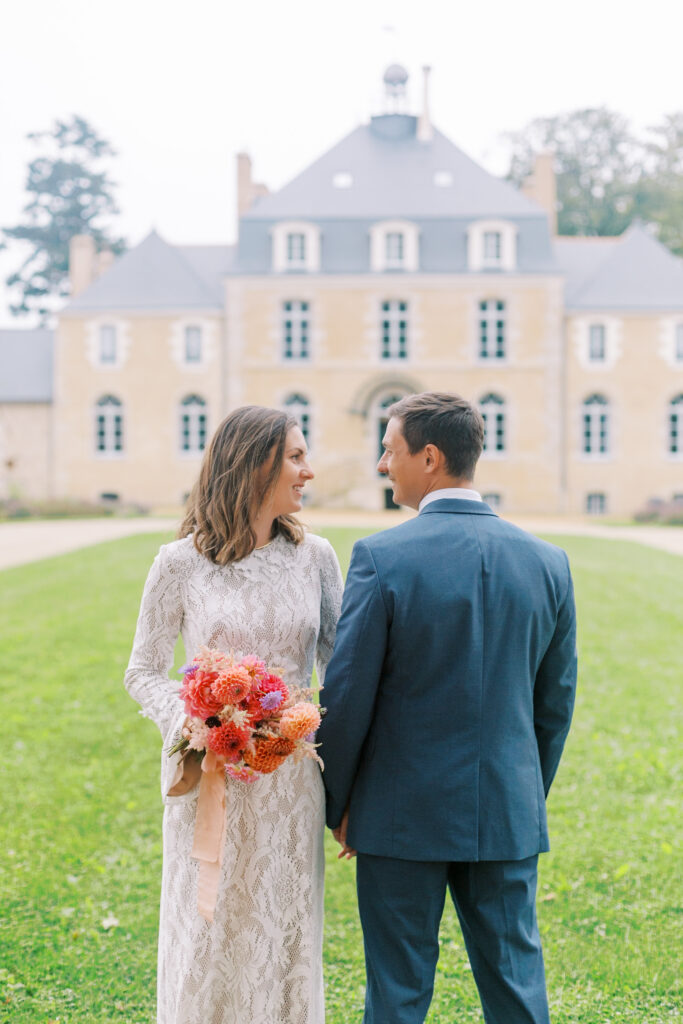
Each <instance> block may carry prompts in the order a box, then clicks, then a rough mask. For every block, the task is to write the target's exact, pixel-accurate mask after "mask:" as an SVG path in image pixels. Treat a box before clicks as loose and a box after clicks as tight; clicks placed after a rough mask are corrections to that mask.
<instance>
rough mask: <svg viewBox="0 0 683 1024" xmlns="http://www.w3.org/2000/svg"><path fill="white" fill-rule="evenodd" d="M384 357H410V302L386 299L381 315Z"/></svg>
mask: <svg viewBox="0 0 683 1024" xmlns="http://www.w3.org/2000/svg"><path fill="white" fill-rule="evenodd" d="M381 336H382V347H381V352H380V355H381V357H382V359H407V358H408V303H407V302H406V301H405V300H404V299H385V300H384V302H383V303H382V316H381Z"/></svg>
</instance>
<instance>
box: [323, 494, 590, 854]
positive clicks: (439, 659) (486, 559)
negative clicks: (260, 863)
mask: <svg viewBox="0 0 683 1024" xmlns="http://www.w3.org/2000/svg"><path fill="white" fill-rule="evenodd" d="M575 688H576V627H575V610H574V597H573V589H572V581H571V575H570V571H569V563H568V560H567V556H566V555H565V553H564V552H563V551H562V550H560V549H559V548H556V547H554V546H553V545H551V544H547V543H545V542H544V541H541V540H539V539H538V538H536V537H533V536H531V535H530V534H528V533H525V532H524V531H523V530H520V529H518V528H517V527H515V526H512V525H511V524H510V523H507V522H505V521H503V520H502V519H500V518H499V517H498V516H497V515H496V514H495V513H494V512H493V511H492V510H491V509H490V508H489V506H488V505H486V504H484V503H483V502H482V503H479V502H473V501H467V500H462V499H438V500H435V501H433V502H432V503H430V504H428V505H427V506H426V507H425V508H424V509H423V510H422V512H421V513H420V514H419V515H418V516H417V517H416V518H415V519H412V520H410V521H409V522H406V523H402V524H401V525H400V526H397V527H395V528H393V529H391V530H386V531H384V532H383V533H378V534H375V535H374V536H371V537H367V538H365V539H364V540H361V541H358V542H357V544H356V545H355V546H354V549H353V554H352V557H351V565H350V568H349V573H348V577H347V582H346V589H345V592H344V601H343V605H342V613H341V618H340V620H339V625H338V629H337V638H336V643H335V648H334V654H333V656H332V660H331V662H330V664H329V665H328V668H327V673H326V677H325V688H324V691H323V694H322V703H323V704H324V705H325V706H326V707H327V714H326V716H325V717H324V718H323V722H322V725H321V728H320V731H319V733H318V739H319V741H320V742H321V743H322V749H321V754H322V757H323V760H324V762H325V770H324V772H323V781H324V783H325V788H326V792H327V823H328V825H329V826H330V827H331V828H334V827H336V826H337V825H338V824H339V823H340V821H341V818H342V815H343V812H344V810H345V808H346V806H347V805H349V807H350V814H349V828H348V833H347V840H348V843H349V845H350V846H352V847H354V848H355V849H357V850H358V851H360V852H362V853H369V854H375V855H377V856H384V857H397V858H404V859H408V860H448V861H451V860H461V861H476V860H517V859H522V858H524V857H530V856H532V855H533V854H535V853H539V852H541V851H543V850H547V849H548V848H549V843H548V828H547V820H546V810H545V796H546V795H547V793H548V790H549V788H550V784H551V782H552V780H553V777H554V775H555V772H556V770H557V767H558V764H559V761H560V755H561V753H562V748H563V746H564V742H565V739H566V736H567V732H568V731H569V724H570V721H571V716H572V710H573V705H574V694H575Z"/></svg>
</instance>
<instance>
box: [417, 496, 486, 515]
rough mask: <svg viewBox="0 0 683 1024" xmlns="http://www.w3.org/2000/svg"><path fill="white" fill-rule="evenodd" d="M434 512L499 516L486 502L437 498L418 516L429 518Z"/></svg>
mask: <svg viewBox="0 0 683 1024" xmlns="http://www.w3.org/2000/svg"><path fill="white" fill-rule="evenodd" d="M432 512H457V513H458V514H461V515H462V514H465V515H472V516H496V518H497V516H498V513H497V512H494V511H493V509H492V508H491V506H490V505H487V504H486V502H485V501H469V500H468V499H467V498H437V499H436V501H430V502H429V504H428V505H425V507H424V508H423V509H422V511H421V512H420V513H418V514H419V515H421V516H428V515H430V514H431V513H432Z"/></svg>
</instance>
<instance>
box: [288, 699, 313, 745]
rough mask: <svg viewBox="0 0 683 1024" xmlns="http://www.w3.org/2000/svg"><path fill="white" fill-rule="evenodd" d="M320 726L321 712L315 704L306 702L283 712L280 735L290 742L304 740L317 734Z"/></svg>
mask: <svg viewBox="0 0 683 1024" xmlns="http://www.w3.org/2000/svg"><path fill="white" fill-rule="evenodd" d="M319 725H320V712H319V711H318V709H317V707H316V706H315V704H309V703H308V702H304V703H302V704H295V705H294V706H293V707H291V708H287V710H286V711H283V713H282V718H281V719H280V735H281V736H286V737H287V739H290V740H302V739H303V738H304V737H305V736H308V734H309V733H311V732H315V731H316V729H317V728H318V726H319Z"/></svg>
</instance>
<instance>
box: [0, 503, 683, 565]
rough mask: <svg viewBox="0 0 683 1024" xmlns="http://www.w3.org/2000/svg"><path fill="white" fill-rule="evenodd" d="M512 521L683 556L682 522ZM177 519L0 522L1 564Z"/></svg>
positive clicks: (344, 517)
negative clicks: (618, 523) (664, 523)
mask: <svg viewBox="0 0 683 1024" xmlns="http://www.w3.org/2000/svg"><path fill="white" fill-rule="evenodd" d="M411 515H412V513H411V512H402V511H401V512H363V511H358V512H348V511H335V510H322V509H307V510H306V512H305V514H304V516H303V517H302V518H304V520H305V521H306V522H307V523H308V524H309V525H310V526H312V527H313V528H316V527H322V526H357V527H364V526H372V527H376V528H377V529H386V527H388V526H394V525H396V523H398V522H401V520H403V519H409V518H410V517H411ZM513 521H514V522H516V523H517V524H518V526H521V527H522V528H523V529H525V530H529V531H530V532H531V533H543V534H546V535H548V536H550V535H552V534H564V535H570V536H581V537H602V538H604V539H605V540H627V541H634V542H635V543H636V544H644V545H646V546H647V547H652V548H659V549H661V550H662V551H668V552H670V553H671V554H674V555H681V556H683V527H675V526H607V525H605V524H601V523H592V522H587V521H584V520H570V519H554V518H550V517H549V518H541V517H537V518H531V517H521V516H520V517H517V518H514V519H513ZM177 526H178V520H177V519H174V518H165V519H161V518H146V517H144V518H135V519H55V520H22V521H20V522H13V521H10V522H4V523H0V569H9V568H11V567H12V566H15V565H24V564H26V563H27V562H37V561H40V560H41V559H43V558H50V557H52V556H53V555H63V554H65V553H66V552H68V551H76V550H78V549H79V548H84V547H89V546H90V545H91V544H100V543H102V542H103V541H108V540H118V538H120V537H130V536H132V535H133V534H136V533H169V534H174V533H175V531H176V529H177Z"/></svg>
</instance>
